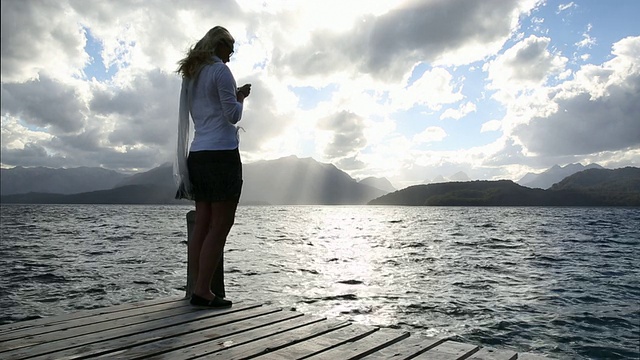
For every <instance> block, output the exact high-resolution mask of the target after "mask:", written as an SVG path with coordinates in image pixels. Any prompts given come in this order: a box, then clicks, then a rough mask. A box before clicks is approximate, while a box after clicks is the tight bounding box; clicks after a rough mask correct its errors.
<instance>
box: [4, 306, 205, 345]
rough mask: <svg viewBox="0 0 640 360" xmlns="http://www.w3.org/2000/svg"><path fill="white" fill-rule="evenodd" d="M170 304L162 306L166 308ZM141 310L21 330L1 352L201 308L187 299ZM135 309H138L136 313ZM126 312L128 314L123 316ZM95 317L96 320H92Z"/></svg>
mask: <svg viewBox="0 0 640 360" xmlns="http://www.w3.org/2000/svg"><path fill="white" fill-rule="evenodd" d="M166 305H167V304H162V305H160V306H163V307H166ZM149 309H153V310H155V307H146V308H145V310H149ZM141 310H142V309H140V310H138V309H136V310H128V311H124V312H118V313H116V314H117V315H114V314H107V315H104V316H95V317H89V318H82V319H74V320H71V321H69V322H68V323H57V324H55V325H53V326H50V327H49V328H50V329H49V330H50V331H46V332H44V333H40V334H36V335H32V334H31V332H32V330H36V331H40V330H41V329H39V328H37V329H33V328H32V329H25V331H18V332H15V333H14V334H18V333H20V334H24V335H23V336H22V337H19V338H17V339H12V340H9V341H5V342H3V343H0V352H1V351H7V350H10V349H17V348H21V347H25V346H33V345H37V344H42V343H47V342H51V341H57V340H63V339H69V338H72V337H76V336H83V335H87V334H93V333H97V332H101V331H105V330H109V329H116V328H119V327H125V326H131V325H133V324H139V323H145V322H148V321H152V320H157V319H164V318H168V317H172V316H176V315H182V314H186V313H191V312H196V311H201V310H199V309H198V308H196V307H193V306H191V305H189V303H188V302H187V301H184V302H182V303H180V305H177V306H176V305H175V303H174V305H173V307H170V308H168V309H165V310H160V311H152V312H149V313H144V312H140V311H141ZM135 311H138V312H137V313H136V312H135ZM123 314H125V315H127V314H128V316H124V317H122V315H123ZM91 320H94V321H91Z"/></svg>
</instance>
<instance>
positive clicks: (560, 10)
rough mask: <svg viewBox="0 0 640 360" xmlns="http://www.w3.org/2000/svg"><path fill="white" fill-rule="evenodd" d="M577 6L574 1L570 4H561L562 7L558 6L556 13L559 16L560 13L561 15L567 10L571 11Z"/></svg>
mask: <svg viewBox="0 0 640 360" xmlns="http://www.w3.org/2000/svg"><path fill="white" fill-rule="evenodd" d="M577 6H578V5H576V4H575V3H574V2H573V1H572V2H570V3H568V4H560V5H558V11H557V12H556V14H559V13H561V12H563V11H565V10H569V9H571V8H575V7H577Z"/></svg>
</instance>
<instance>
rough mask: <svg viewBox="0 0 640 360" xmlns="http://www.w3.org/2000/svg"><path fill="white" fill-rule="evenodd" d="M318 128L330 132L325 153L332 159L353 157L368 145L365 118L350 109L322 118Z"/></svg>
mask: <svg viewBox="0 0 640 360" xmlns="http://www.w3.org/2000/svg"><path fill="white" fill-rule="evenodd" d="M317 127H318V129H319V130H321V131H324V132H327V133H328V134H329V137H328V139H327V141H326V143H325V145H324V155H325V156H326V157H327V158H328V159H330V160H332V161H333V160H338V159H342V158H346V157H353V156H354V155H356V154H357V153H358V151H359V150H360V149H362V148H364V147H365V146H366V145H367V139H366V138H365V136H364V127H365V122H364V119H363V118H361V117H360V116H358V115H357V114H354V113H352V112H349V111H340V112H338V113H335V114H333V115H331V116H328V117H326V118H323V119H320V120H319V121H318V125H317Z"/></svg>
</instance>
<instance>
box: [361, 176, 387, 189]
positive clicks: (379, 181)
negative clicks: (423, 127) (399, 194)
mask: <svg viewBox="0 0 640 360" xmlns="http://www.w3.org/2000/svg"><path fill="white" fill-rule="evenodd" d="M358 183H360V184H363V185H368V186H371V187H374V188H376V189H380V190H383V191H385V192H388V193H389V192H392V191H396V188H395V187H393V184H391V182H390V181H389V180H388V179H387V178H383V177H382V178H380V177H373V176H370V177H368V178H364V179H362V180H360V181H358Z"/></svg>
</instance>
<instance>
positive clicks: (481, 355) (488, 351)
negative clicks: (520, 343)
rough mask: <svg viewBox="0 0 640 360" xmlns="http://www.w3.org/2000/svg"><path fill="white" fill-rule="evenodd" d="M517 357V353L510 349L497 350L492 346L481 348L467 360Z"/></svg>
mask: <svg viewBox="0 0 640 360" xmlns="http://www.w3.org/2000/svg"><path fill="white" fill-rule="evenodd" d="M515 359H519V357H518V353H516V352H515V351H510V350H498V349H493V348H486V347H485V348H481V349H480V350H479V351H478V352H477V353H475V354H473V355H471V356H470V357H469V358H468V360H515Z"/></svg>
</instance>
